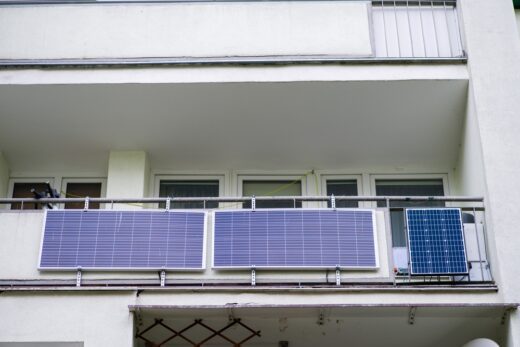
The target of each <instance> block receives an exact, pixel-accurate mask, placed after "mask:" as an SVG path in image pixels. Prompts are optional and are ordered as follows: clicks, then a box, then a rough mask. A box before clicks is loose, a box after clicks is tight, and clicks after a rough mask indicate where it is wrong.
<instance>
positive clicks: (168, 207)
mask: <svg viewBox="0 0 520 347" xmlns="http://www.w3.org/2000/svg"><path fill="white" fill-rule="evenodd" d="M170 202H171V198H170V197H168V198H167V199H166V211H168V210H169V209H170Z"/></svg>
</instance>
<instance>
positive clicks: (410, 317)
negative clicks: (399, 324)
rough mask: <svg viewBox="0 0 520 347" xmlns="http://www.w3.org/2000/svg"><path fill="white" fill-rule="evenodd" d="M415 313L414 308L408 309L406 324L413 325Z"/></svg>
mask: <svg viewBox="0 0 520 347" xmlns="http://www.w3.org/2000/svg"><path fill="white" fill-rule="evenodd" d="M416 311H417V307H416V306H412V307H410V311H408V324H410V325H414V323H415V312H416Z"/></svg>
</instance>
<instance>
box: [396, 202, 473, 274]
mask: <svg viewBox="0 0 520 347" xmlns="http://www.w3.org/2000/svg"><path fill="white" fill-rule="evenodd" d="M406 218H407V229H408V240H409V252H410V263H411V274H412V275H449V274H464V273H467V272H468V267H467V261H466V252H465V246H464V235H463V229H462V222H461V212H460V209H456V208H438V209H407V210H406Z"/></svg>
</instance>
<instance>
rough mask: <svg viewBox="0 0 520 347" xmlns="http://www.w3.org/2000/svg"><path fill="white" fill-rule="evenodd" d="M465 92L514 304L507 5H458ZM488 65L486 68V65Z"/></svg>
mask: <svg viewBox="0 0 520 347" xmlns="http://www.w3.org/2000/svg"><path fill="white" fill-rule="evenodd" d="M460 4H461V7H460V8H461V14H462V19H463V21H462V22H463V28H464V32H465V38H466V47H467V50H468V56H469V59H468V68H469V70H470V81H471V82H470V88H471V89H472V92H473V95H474V100H475V113H476V116H477V120H478V126H479V132H480V139H481V143H482V154H483V155H482V157H483V162H484V176H485V179H486V208H487V218H486V219H487V222H488V225H489V227H488V230H489V231H490V235H492V237H493V238H494V241H495V248H496V250H495V252H496V254H497V256H496V257H495V259H493V264H494V265H493V269H495V270H496V271H494V273H495V275H496V278H497V282H498V286H499V287H500V292H501V293H502V295H503V297H504V300H505V301H508V302H518V301H520V281H518V278H520V267H518V249H520V237H519V235H518V217H517V215H518V213H517V209H518V208H517V206H518V201H519V199H520V181H519V180H518V177H520V161H519V160H518V147H519V138H518V133H519V132H520V118H519V117H518V110H520V99H519V98H518V95H517V94H518V93H517V91H518V86H520V70H518V68H517V65H518V64H517V63H518V60H519V59H520V40H519V39H518V36H519V35H518V30H517V23H516V20H515V17H514V13H513V11H512V4H511V1H510V0H496V1H492V2H490V1H487V0H462V1H461V3H460ZM491 62H492V63H491ZM509 326H510V331H509V340H508V346H518V345H520V315H519V314H518V312H515V313H513V314H512V315H511V320H510V321H509Z"/></svg>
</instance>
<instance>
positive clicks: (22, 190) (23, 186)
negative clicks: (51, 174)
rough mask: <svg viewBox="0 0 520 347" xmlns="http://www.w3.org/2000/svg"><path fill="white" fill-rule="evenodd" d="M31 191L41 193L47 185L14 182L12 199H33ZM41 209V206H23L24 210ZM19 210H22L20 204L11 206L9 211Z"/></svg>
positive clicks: (28, 204)
mask: <svg viewBox="0 0 520 347" xmlns="http://www.w3.org/2000/svg"><path fill="white" fill-rule="evenodd" d="M31 189H34V190H35V191H36V192H38V193H41V192H45V191H46V190H47V185H46V184H45V183H44V182H16V183H15V184H14V186H13V198H34V194H33V193H32V192H31ZM41 208H43V205H42V204H32V203H26V204H24V205H23V209H24V210H38V209H41ZM20 209H22V204H21V203H16V204H11V210H20Z"/></svg>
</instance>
